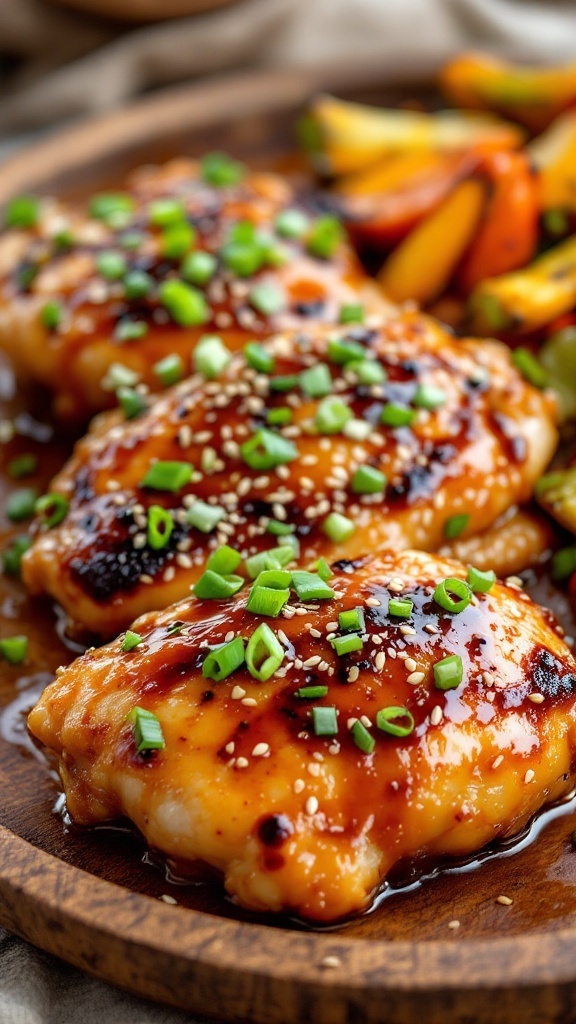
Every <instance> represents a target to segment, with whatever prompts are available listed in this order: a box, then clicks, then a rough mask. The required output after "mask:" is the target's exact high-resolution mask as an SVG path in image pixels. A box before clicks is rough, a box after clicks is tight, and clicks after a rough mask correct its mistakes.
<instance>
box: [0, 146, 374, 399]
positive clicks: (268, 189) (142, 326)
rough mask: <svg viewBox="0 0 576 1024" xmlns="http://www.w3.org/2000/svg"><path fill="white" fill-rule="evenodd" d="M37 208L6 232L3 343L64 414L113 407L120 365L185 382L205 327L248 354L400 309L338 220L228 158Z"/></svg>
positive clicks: (143, 376)
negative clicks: (254, 346)
mask: <svg viewBox="0 0 576 1024" xmlns="http://www.w3.org/2000/svg"><path fill="white" fill-rule="evenodd" d="M31 203H32V201H28V203H27V202H26V201H24V204H23V205H22V203H21V205H20V206H18V205H17V204H18V201H17V203H16V205H15V206H13V207H12V212H11V213H9V218H8V222H9V223H13V224H14V225H15V226H14V227H11V228H10V229H9V230H6V231H4V233H3V234H2V235H1V236H0V347H1V348H2V349H3V350H4V351H5V352H7V353H8V354H9V356H10V358H11V359H12V361H13V363H14V365H15V368H16V370H17V372H18V374H19V375H20V377H21V378H22V379H31V380H32V381H36V382H39V383H40V384H43V385H45V386H46V387H47V388H49V389H50V390H51V391H52V392H53V393H54V396H55V408H56V412H57V413H58V414H59V415H60V416H63V417H75V418H81V419H87V418H88V417H89V416H90V415H92V414H93V413H94V412H95V411H98V410H100V409H103V408H106V407H108V406H110V405H113V404H114V395H113V392H114V379H113V374H112V378H111V377H110V367H111V366H114V364H121V366H122V367H124V368H125V369H124V376H126V373H127V372H128V373H129V374H131V375H132V376H133V379H134V380H140V381H141V382H144V383H145V384H146V385H148V386H149V387H151V388H152V389H154V390H158V389H159V388H160V387H161V386H162V370H161V369H160V370H159V369H158V368H157V364H158V363H160V364H161V361H162V360H163V359H164V358H166V357H167V356H172V357H177V359H178V360H180V361H181V370H180V376H185V375H186V374H187V373H188V372H189V370H190V356H191V352H192V349H193V348H194V345H195V344H196V342H197V341H198V338H199V337H200V336H201V335H202V334H205V333H209V332H214V331H215V330H216V331H218V332H220V333H221V334H223V336H224V337H225V340H226V344H227V345H228V346H229V347H231V348H235V347H238V346H240V345H243V344H244V343H245V342H246V341H247V340H249V339H250V338H253V337H257V336H261V335H265V334H269V333H270V332H271V331H274V330H279V329H280V330H283V329H286V328H296V327H300V326H305V325H306V324H307V323H308V322H309V321H310V319H321V320H322V321H323V322H325V323H338V322H339V319H340V317H341V315H342V309H343V308H344V310H346V309H347V308H349V307H350V306H351V305H352V306H354V307H356V308H357V307H358V305H359V304H360V305H361V306H362V307H363V308H364V313H365V315H366V316H367V317H370V316H371V315H377V316H378V317H381V316H383V315H386V314H387V313H388V312H389V310H390V309H391V307H390V306H389V304H388V303H387V302H386V301H385V300H384V298H383V296H382V294H381V292H380V290H379V289H378V287H377V286H376V284H375V283H374V282H372V281H371V280H370V279H369V278H368V277H367V276H366V275H365V274H364V272H363V271H362V269H361V267H360V264H359V262H358V260H357V257H356V255H355V254H354V253H353V251H352V249H351V248H350V247H349V246H348V244H347V243H346V242H345V241H344V240H343V238H341V237H340V234H341V229H340V228H339V226H338V224H337V222H335V221H334V218H332V217H330V216H326V215H324V214H322V211H321V210H320V211H319V210H317V209H316V210H315V209H313V208H312V206H310V205H309V206H308V208H307V209H305V208H304V207H303V206H302V204H301V202H300V200H299V198H298V196H297V195H296V193H295V190H294V188H293V187H292V186H291V185H290V184H289V183H288V182H287V181H285V180H283V179H282V178H281V177H279V176H277V175H274V174H268V173H257V172H254V173H248V171H247V169H246V168H243V167H242V165H239V164H237V163H235V162H232V161H230V160H226V159H225V158H222V157H220V158H219V160H218V159H217V160H216V162H215V161H214V156H212V157H210V156H209V157H206V158H204V160H203V161H202V162H200V163H196V162H193V161H190V160H177V161H173V162H172V163H170V164H168V165H166V166H165V167H160V168H142V169H140V170H139V171H138V172H136V173H134V174H133V175H132V177H131V178H130V179H129V180H128V182H127V185H126V188H125V190H124V191H122V192H120V193H105V194H102V195H97V196H94V197H93V198H92V200H91V201H90V202H89V204H88V206H87V207H86V206H84V205H82V206H81V205H78V204H65V203H61V202H57V201H55V200H53V199H45V200H42V201H41V202H39V203H38V204H34V203H32V205H31ZM24 225H27V226H24ZM343 315H344V316H346V312H344V314H343Z"/></svg>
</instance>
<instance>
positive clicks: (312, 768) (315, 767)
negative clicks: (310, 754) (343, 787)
mask: <svg viewBox="0 0 576 1024" xmlns="http://www.w3.org/2000/svg"><path fill="white" fill-rule="evenodd" d="M306 771H307V772H308V774H309V775H313V776H314V777H315V778H318V776H319V775H320V772H321V771H322V769H321V768H320V765H319V764H318V762H317V761H311V763H310V764H307V765H306Z"/></svg>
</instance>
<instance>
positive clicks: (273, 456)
mask: <svg viewBox="0 0 576 1024" xmlns="http://www.w3.org/2000/svg"><path fill="white" fill-rule="evenodd" d="M240 454H241V456H242V458H243V460H244V462H245V463H246V465H248V466H250V468H251V469H257V470H265V469H274V468H275V467H276V466H283V465H285V463H287V462H293V461H294V459H297V458H298V449H297V448H296V445H294V444H293V443H292V441H289V440H288V439H287V438H285V437H281V436H280V435H279V434H275V433H274V432H273V431H272V430H266V428H265V427H262V428H261V429H260V430H257V431H256V433H255V434H254V435H253V436H252V437H251V438H250V439H249V440H248V441H245V442H244V444H243V445H241V447H240Z"/></svg>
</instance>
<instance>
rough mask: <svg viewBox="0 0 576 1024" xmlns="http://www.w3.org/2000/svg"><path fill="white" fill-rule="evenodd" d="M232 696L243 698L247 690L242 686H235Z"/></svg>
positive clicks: (238, 698)
mask: <svg viewBox="0 0 576 1024" xmlns="http://www.w3.org/2000/svg"><path fill="white" fill-rule="evenodd" d="M230 696H231V697H232V700H241V699H242V697H245V696H246V690H243V689H242V687H241V686H235V687H234V688H233V690H232V693H231V694H230Z"/></svg>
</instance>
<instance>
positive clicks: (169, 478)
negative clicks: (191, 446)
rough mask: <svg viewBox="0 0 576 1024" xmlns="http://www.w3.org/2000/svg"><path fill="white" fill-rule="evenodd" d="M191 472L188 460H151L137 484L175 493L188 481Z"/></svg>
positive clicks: (190, 477)
mask: <svg viewBox="0 0 576 1024" xmlns="http://www.w3.org/2000/svg"><path fill="white" fill-rule="evenodd" d="M192 473H193V468H192V466H191V465H190V463H189V462H161V461H160V462H153V463H152V465H151V466H150V469H149V470H148V472H147V473H146V476H145V477H144V479H143V480H141V481H140V485H139V486H140V487H150V488H151V489H152V490H154V491H172V492H174V493H175V492H176V491H180V490H182V488H183V487H185V486H186V484H188V483H190V480H191V479H192Z"/></svg>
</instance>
